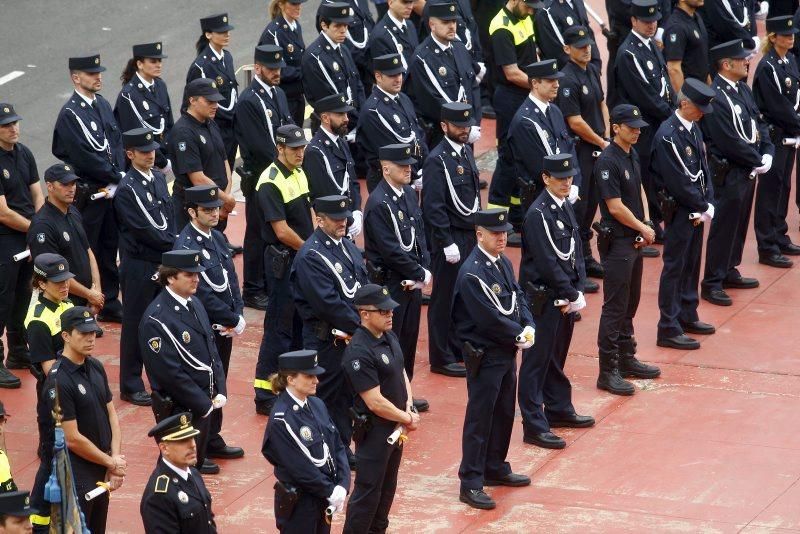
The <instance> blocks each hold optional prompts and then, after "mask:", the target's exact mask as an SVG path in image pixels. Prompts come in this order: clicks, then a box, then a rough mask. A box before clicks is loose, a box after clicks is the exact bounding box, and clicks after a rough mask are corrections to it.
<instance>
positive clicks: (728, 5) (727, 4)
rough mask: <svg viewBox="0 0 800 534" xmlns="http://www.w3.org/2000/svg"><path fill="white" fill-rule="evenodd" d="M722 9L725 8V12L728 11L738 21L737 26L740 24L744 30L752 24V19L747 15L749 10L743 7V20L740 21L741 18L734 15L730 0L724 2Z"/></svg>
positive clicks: (723, 0)
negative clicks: (749, 23)
mask: <svg viewBox="0 0 800 534" xmlns="http://www.w3.org/2000/svg"><path fill="white" fill-rule="evenodd" d="M722 7H724V8H725V11H727V12H728V14H729V15H730V16H731V17H732V18H733V20H734V21H736V24H738V25H739V26H741V27H742V28H744V27H745V26H747V23H748V22H750V17H749V16H748V15H747V8H746V7H745V6H742V19H741V20H739V18H738V17H737V16H736V15H734V14H733V8H732V7H731V3H730V2H729V1H728V0H722Z"/></svg>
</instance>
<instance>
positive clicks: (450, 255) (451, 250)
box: [444, 243, 461, 263]
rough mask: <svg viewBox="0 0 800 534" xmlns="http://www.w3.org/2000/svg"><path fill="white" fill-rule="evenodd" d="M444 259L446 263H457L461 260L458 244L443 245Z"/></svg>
mask: <svg viewBox="0 0 800 534" xmlns="http://www.w3.org/2000/svg"><path fill="white" fill-rule="evenodd" d="M444 259H445V261H447V263H458V262H459V261H461V253H460V252H459V251H458V245H456V244H455V243H453V244H452V245H449V246H446V247H444Z"/></svg>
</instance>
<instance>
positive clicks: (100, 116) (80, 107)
mask: <svg viewBox="0 0 800 534" xmlns="http://www.w3.org/2000/svg"><path fill="white" fill-rule="evenodd" d="M53 155H54V156H55V157H57V158H58V159H60V160H62V161H64V163H68V164H70V165H72V167H73V168H74V169H75V174H77V175H78V176H80V178H81V182H82V183H81V184H80V185H79V187H81V186H82V185H85V186H88V189H87V190H86V192H85V194H86V195H90V194H92V193H95V192H96V191H97V190H98V189H99V188H102V187H105V186H106V185H108V184H112V185H113V184H118V183H119V181H120V180H121V179H122V176H123V175H124V173H125V151H124V150H123V148H122V132H121V131H120V128H119V126H117V122H116V120H114V113H113V112H112V111H111V106H110V105H109V104H108V102H107V101H106V99H105V98H103V97H102V96H100V95H95V101H94V104H92V105H91V106H90V105H89V104H88V103H86V101H85V100H84V99H83V97H82V96H80V95H79V94H78V93H77V92H75V93H73V94H72V96H71V97H70V98H69V100H67V102H66V104H64V106H63V107H62V108H61V111H60V112H59V114H58V119H56V126H55V130H54V131H53ZM76 196H77V194H76ZM81 215H82V217H83V224H84V228H85V229H86V235H87V237H88V238H89V245H90V246H91V247H92V251H93V252H94V255H95V258H96V259H97V266H98V268H99V269H100V283H101V286H102V288H103V294H104V295H105V307H106V309H107V310H110V311H112V312H119V310H120V304H119V301H118V300H117V296H118V294H119V272H118V271H117V246H118V241H119V235H118V232H117V223H116V221H115V220H114V207H113V205H112V203H111V200H110V199H107V198H101V199H99V200H89V199H88V198H87V199H86V205H85V207H83V208H81ZM68 259H69V258H68ZM70 263H71V262H70ZM90 285H91V284H90Z"/></svg>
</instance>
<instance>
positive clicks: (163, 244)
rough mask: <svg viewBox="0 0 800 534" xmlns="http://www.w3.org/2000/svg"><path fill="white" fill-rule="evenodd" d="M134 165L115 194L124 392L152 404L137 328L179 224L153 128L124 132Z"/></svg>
mask: <svg viewBox="0 0 800 534" xmlns="http://www.w3.org/2000/svg"><path fill="white" fill-rule="evenodd" d="M122 137H123V143H124V144H125V153H126V154H127V156H128V159H130V161H131V167H130V170H129V171H128V173H127V174H126V175H125V177H124V178H123V179H122V181H120V183H119V188H118V189H117V193H116V195H114V210H115V211H116V215H117V222H118V224H119V233H120V242H119V253H120V260H121V261H120V285H121V288H122V295H123V298H124V299H125V308H124V309H123V310H122V333H121V335H120V344H119V350H120V377H119V382H120V398H121V399H122V400H124V401H127V402H130V403H132V404H136V405H138V406H150V404H151V400H150V395H149V394H148V393H147V391H145V388H144V382H143V381H142V356H141V351H140V350H139V338H138V330H139V323H140V322H141V320H142V314H143V313H144V310H145V309H146V308H147V306H148V305H149V304H150V303H151V302H152V301H153V299H154V298H155V297H156V295H157V294H158V292H159V289H160V288H159V286H158V284H157V283H156V282H154V281H153V275H154V274H155V273H156V271H157V270H158V264H159V262H160V261H161V254H162V253H163V252H166V251H168V250H172V244H173V242H174V241H175V234H176V229H175V225H174V216H173V213H174V212H173V211H172V209H171V208H172V203H171V201H170V196H169V190H168V189H167V179H166V177H165V176H164V175H163V174H162V173H161V172H160V171H158V170H156V169H154V168H153V165H154V162H155V159H156V152H157V150H158V149H159V147H160V146H159V144H158V143H157V142H156V141H155V134H154V133H153V132H152V131H150V129H149V128H141V127H139V128H136V129H134V130H129V131H127V132H125V133H124V134H123V136H122Z"/></svg>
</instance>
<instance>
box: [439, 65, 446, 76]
mask: <svg viewBox="0 0 800 534" xmlns="http://www.w3.org/2000/svg"><path fill="white" fill-rule="evenodd" d="M439 76H447V69H446V68H445V67H439Z"/></svg>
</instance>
